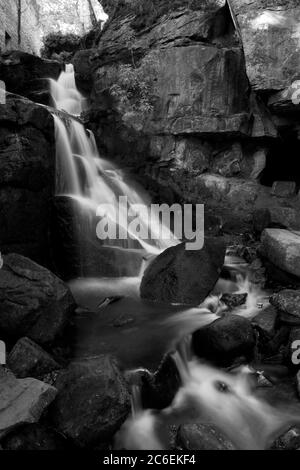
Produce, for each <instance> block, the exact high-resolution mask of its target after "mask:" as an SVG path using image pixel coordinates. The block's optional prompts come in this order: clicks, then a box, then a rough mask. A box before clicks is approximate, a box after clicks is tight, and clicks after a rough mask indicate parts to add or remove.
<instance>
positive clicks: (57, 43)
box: [42, 31, 81, 59]
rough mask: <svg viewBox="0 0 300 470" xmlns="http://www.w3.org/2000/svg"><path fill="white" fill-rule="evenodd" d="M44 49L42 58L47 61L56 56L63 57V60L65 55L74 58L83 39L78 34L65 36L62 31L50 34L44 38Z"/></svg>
mask: <svg viewBox="0 0 300 470" xmlns="http://www.w3.org/2000/svg"><path fill="white" fill-rule="evenodd" d="M43 41H44V47H43V49H42V56H43V57H45V58H47V59H53V58H55V57H56V56H61V58H62V59H63V58H64V57H63V56H64V55H66V56H68V57H66V59H68V58H69V56H72V55H73V54H74V53H75V52H76V51H78V49H79V48H80V45H81V37H80V36H78V35H77V34H72V33H69V34H63V33H61V32H60V31H59V32H57V33H49V34H48V35H47V36H46V37H45V38H44V40H43Z"/></svg>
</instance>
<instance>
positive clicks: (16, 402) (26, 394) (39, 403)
mask: <svg viewBox="0 0 300 470" xmlns="http://www.w3.org/2000/svg"><path fill="white" fill-rule="evenodd" d="M56 393H57V390H56V389H55V388H54V387H51V386H50V385H46V384H45V383H43V382H40V381H38V380H35V379H16V378H15V376H14V375H13V374H12V373H11V372H9V371H7V370H6V369H4V368H3V367H0V401H1V409H0V438H2V437H4V436H5V435H6V434H8V433H9V432H10V431H12V430H13V429H15V428H17V427H18V426H20V425H22V424H25V423H36V422H37V421H38V420H39V419H40V417H41V415H42V413H43V411H44V410H45V409H46V408H47V406H49V404H50V403H51V402H52V401H53V400H54V398H55V396H56Z"/></svg>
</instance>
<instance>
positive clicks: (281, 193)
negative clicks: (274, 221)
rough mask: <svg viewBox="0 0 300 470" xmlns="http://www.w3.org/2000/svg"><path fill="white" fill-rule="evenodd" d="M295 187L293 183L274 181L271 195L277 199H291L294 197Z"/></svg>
mask: <svg viewBox="0 0 300 470" xmlns="http://www.w3.org/2000/svg"><path fill="white" fill-rule="evenodd" d="M296 190H297V186H296V183H295V182H294V181H275V182H274V183H273V186H272V194H273V196H277V197H291V196H295V195H296Z"/></svg>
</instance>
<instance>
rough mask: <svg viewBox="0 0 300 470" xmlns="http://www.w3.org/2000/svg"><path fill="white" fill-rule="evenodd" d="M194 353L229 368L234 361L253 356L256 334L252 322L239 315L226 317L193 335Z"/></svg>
mask: <svg viewBox="0 0 300 470" xmlns="http://www.w3.org/2000/svg"><path fill="white" fill-rule="evenodd" d="M192 345H193V349H194V352H195V353H196V355H197V356H198V357H200V358H205V359H208V360H211V361H214V362H216V363H217V364H218V365H224V366H229V365H231V364H232V363H233V361H234V359H236V358H238V357H241V356H245V357H246V358H250V357H251V356H252V355H253V351H254V346H255V332H254V329H253V327H252V325H251V322H250V321H249V320H247V319H246V318H243V317H240V316H237V315H225V316H224V317H222V318H220V320H216V321H215V322H213V323H211V324H210V325H208V326H205V327H204V328H201V329H199V330H197V331H196V332H195V333H194V334H193V339H192Z"/></svg>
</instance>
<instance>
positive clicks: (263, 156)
mask: <svg viewBox="0 0 300 470" xmlns="http://www.w3.org/2000/svg"><path fill="white" fill-rule="evenodd" d="M102 3H103V2H102ZM150 4H151V5H150ZM103 6H104V8H106V11H107V12H108V13H110V20H109V22H108V24H107V25H106V27H105V29H104V31H103V33H102V34H101V35H100V36H99V37H98V39H96V41H95V43H94V47H93V49H90V50H85V51H80V52H79V53H78V54H77V56H76V57H75V68H76V73H77V81H78V84H79V85H80V86H81V88H82V89H83V90H85V91H86V92H87V91H89V92H91V102H92V109H91V112H90V114H89V116H88V120H89V121H90V125H91V126H92V127H93V129H94V130H95V131H96V134H97V137H98V141H99V144H100V147H101V148H102V150H103V151H104V152H105V153H106V154H108V155H109V156H110V157H114V158H115V159H117V160H118V161H121V162H123V164H124V162H125V163H126V166H130V167H132V168H133V169H134V171H135V172H136V173H139V174H140V175H141V176H142V177H143V178H144V181H145V180H146V179H148V181H151V186H152V187H153V186H154V185H157V187H159V188H160V198H161V199H164V198H165V199H166V198H168V199H171V200H172V199H179V200H180V201H189V202H194V203H196V202H197V203H205V204H206V208H207V212H209V211H210V210H211V211H213V212H214V214H215V215H219V216H220V220H221V222H220V223H221V224H222V225H226V224H227V225H229V226H230V227H231V228H237V229H240V228H241V227H243V226H245V225H248V224H249V223H250V222H251V221H252V216H253V213H254V211H255V210H256V209H258V208H262V207H268V208H269V209H270V210H271V217H272V218H273V222H274V223H275V224H279V225H281V224H283V225H285V224H286V223H287V222H286V219H287V217H286V214H287V212H288V213H289V214H290V217H289V222H288V224H291V225H292V228H297V227H300V225H299V217H298V216H297V209H298V202H299V201H298V199H297V197H296V193H295V191H292V194H291V195H290V197H289V198H288V199H286V198H285V199H282V198H281V197H276V196H274V195H272V191H271V187H272V184H273V182H274V181H276V180H278V179H279V180H280V179H286V180H290V181H291V180H293V179H296V178H295V176H294V171H293V168H292V167H291V168H289V169H287V168H286V169H285V170H286V171H283V172H281V171H280V170H279V168H280V164H279V163H278V160H279V159H280V155H279V153H281V152H284V149H285V139H287V138H288V137H287V135H286V133H285V132H286V127H284V126H290V127H289V130H290V131H291V132H292V133H293V132H295V129H294V126H295V125H294V122H295V116H294V117H293V120H292V121H293V124H292V123H291V122H289V117H288V116H286V115H285V116H284V118H283V117H282V116H281V117H280V118H279V117H278V109H279V110H280V113H281V115H282V113H285V111H286V108H288V109H289V110H290V109H291V108H292V112H293V113H294V114H295V112H296V108H295V107H294V105H293V103H292V104H291V99H290V98H291V94H292V90H291V91H290V95H289V96H290V98H287V99H286V98H285V97H284V96H285V95H284V96H282V93H283V90H284V89H285V88H286V87H289V86H290V85H292V83H293V80H295V79H296V78H297V73H298V67H299V65H298V64H299V54H300V52H299V48H298V39H297V27H296V23H295V22H296V19H297V14H300V7H297V5H296V2H292V1H290V2H288V1H285V2H284V1H281V2H280V5H278V2H276V5H275V4H274V2H272V1H267V0H266V1H260V0H257V1H255V2H251V3H249V2H248V1H246V0H245V1H238V2H237V1H230V2H228V1H225V0H210V1H206V2H202V1H193V2H185V1H181V2H170V1H168V0H165V1H163V2H157V1H156V0H152V1H151V2H134V1H126V2H123V1H118V2H110V1H108V0H107V1H105V2H104V3H103ZM278 32H279V33H278ZM275 36H276V41H274V40H273V39H272V38H274V37H275ZM278 41H281V43H280V44H281V45H280V47H279V46H278V47H277V46H276V44H277V43H278ZM296 46H297V47H296ZM272 51H273V52H272ZM145 61H146V62H147V63H148V64H149V62H150V63H151V64H152V70H151V74H153V79H152V83H153V88H152V90H151V97H152V104H153V106H152V107H151V110H150V111H148V112H147V113H144V114H143V116H141V115H140V114H139V112H135V111H136V110H133V112H132V109H130V108H129V107H128V106H127V108H126V107H125V108H124V106H122V105H120V100H118V97H117V98H116V96H115V95H114V93H112V86H113V85H114V83H115V81H118V79H116V76H118V74H120V73H122V70H123V69H122V67H123V66H124V64H126V65H127V66H128V67H129V68H130V70H131V71H132V70H133V71H137V73H138V74H139V72H138V71H139V70H141V68H143V67H144V65H143V64H144V63H145ZM296 62H297V64H296ZM282 64H284V66H283V67H282ZM279 69H280V70H279ZM126 70H129V69H126ZM138 76H140V75H138ZM275 82H276V83H275ZM275 92H276V94H275ZM282 132H283V134H282ZM293 139H295V144H297V145H298V141H297V135H296V136H295V134H293V135H292V136H291V139H290V140H289V145H291V140H293ZM289 151H290V153H292V150H291V149H290V150H289ZM289 157H291V160H292V156H291V155H289ZM272 160H274V162H273V161H272ZM273 163H274V171H273V169H272V168H273ZM286 164H289V159H287V160H286ZM260 182H262V183H264V185H261V184H260ZM299 183H300V179H299V181H297V185H299ZM161 188H165V190H162V189H161ZM277 196H278V194H277ZM279 196H282V194H279ZM163 202H166V200H164V201H163ZM278 214H284V217H283V216H282V215H281V216H279V215H278ZM275 219H276V220H275Z"/></svg>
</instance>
